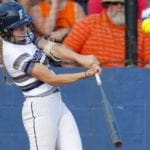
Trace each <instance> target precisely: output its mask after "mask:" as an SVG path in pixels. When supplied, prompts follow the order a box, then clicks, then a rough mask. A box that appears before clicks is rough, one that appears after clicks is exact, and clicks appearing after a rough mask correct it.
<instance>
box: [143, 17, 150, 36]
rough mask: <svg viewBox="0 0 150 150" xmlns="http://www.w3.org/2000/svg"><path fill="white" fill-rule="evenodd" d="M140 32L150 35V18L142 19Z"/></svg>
mask: <svg viewBox="0 0 150 150" xmlns="http://www.w3.org/2000/svg"><path fill="white" fill-rule="evenodd" d="M142 30H143V32H144V33H150V18H147V19H144V20H143V22H142Z"/></svg>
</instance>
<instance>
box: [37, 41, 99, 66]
mask: <svg viewBox="0 0 150 150" xmlns="http://www.w3.org/2000/svg"><path fill="white" fill-rule="evenodd" d="M38 46H39V47H40V48H41V49H43V50H44V52H45V54H46V55H47V56H50V57H53V58H56V59H60V60H61V61H62V60H65V59H70V60H72V61H75V62H77V63H79V64H80V65H82V66H84V67H90V66H91V65H93V64H99V61H98V60H97V58H96V57H95V56H94V55H80V54H78V53H76V52H74V51H72V50H71V49H69V48H68V47H65V46H64V45H62V44H58V43H52V42H50V41H47V40H45V39H41V40H40V41H39V42H38Z"/></svg>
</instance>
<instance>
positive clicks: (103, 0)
mask: <svg viewBox="0 0 150 150" xmlns="http://www.w3.org/2000/svg"><path fill="white" fill-rule="evenodd" d="M110 2H121V3H124V0H102V1H101V4H102V6H103V7H105V8H107V7H108V5H107V4H108V3H110Z"/></svg>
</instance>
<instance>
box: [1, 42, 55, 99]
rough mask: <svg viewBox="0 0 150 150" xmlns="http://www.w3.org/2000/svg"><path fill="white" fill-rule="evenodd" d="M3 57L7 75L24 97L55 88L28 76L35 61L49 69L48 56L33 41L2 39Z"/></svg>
mask: <svg viewBox="0 0 150 150" xmlns="http://www.w3.org/2000/svg"><path fill="white" fill-rule="evenodd" d="M3 58H4V64H5V66H6V69H7V71H8V73H9V75H10V76H11V77H12V79H13V81H14V83H15V84H16V85H17V86H18V87H19V88H20V89H21V90H22V92H23V94H24V96H25V97H30V96H39V95H42V94H44V93H47V92H51V91H53V90H54V89H56V87H53V86H51V85H48V84H46V83H43V82H42V81H39V80H38V79H36V78H34V77H32V76H30V75H31V71H32V69H33V66H34V63H35V62H40V63H42V64H43V65H45V66H47V67H48V68H49V69H50V70H51V66H50V64H49V61H48V58H47V57H46V56H45V54H44V53H43V52H42V51H41V50H40V49H39V48H38V47H37V46H36V45H34V44H33V43H30V44H27V45H19V44H14V43H10V42H6V41H3ZM51 71H52V70H51ZM52 72H53V71H52ZM53 73H54V72H53Z"/></svg>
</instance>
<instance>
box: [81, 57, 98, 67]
mask: <svg viewBox="0 0 150 150" xmlns="http://www.w3.org/2000/svg"><path fill="white" fill-rule="evenodd" d="M78 63H79V64H81V65H82V66H83V67H87V68H90V67H91V66H92V65H94V64H97V65H100V62H99V61H98V59H97V58H96V57H95V56H94V55H80V58H79V61H78Z"/></svg>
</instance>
